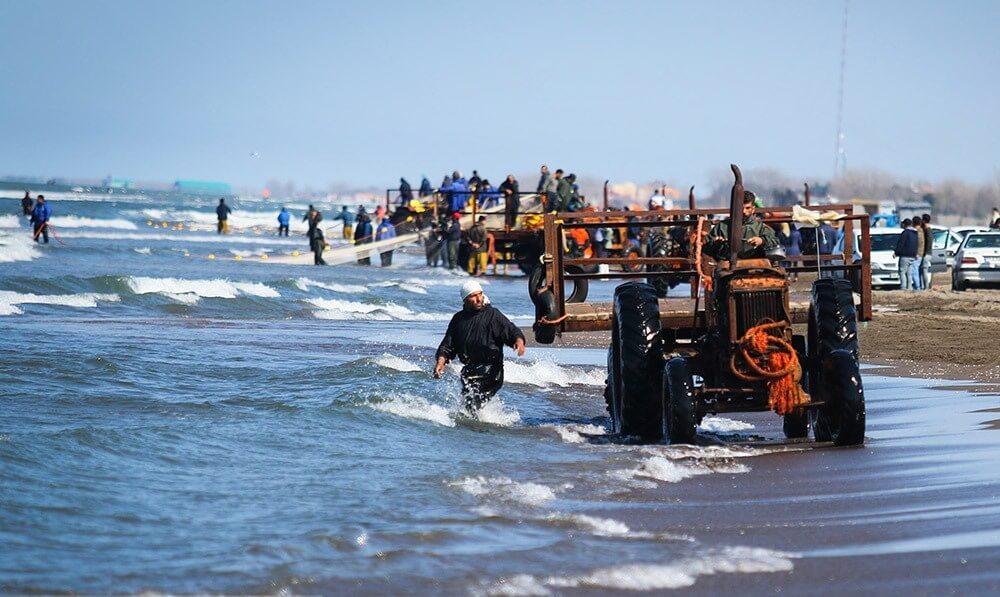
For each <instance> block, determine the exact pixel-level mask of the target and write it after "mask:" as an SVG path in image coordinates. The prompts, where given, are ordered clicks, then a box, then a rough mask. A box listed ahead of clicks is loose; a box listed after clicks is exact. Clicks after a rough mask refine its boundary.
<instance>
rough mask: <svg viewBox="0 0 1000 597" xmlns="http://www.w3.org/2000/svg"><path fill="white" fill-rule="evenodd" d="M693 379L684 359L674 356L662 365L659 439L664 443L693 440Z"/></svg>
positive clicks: (694, 419) (694, 418)
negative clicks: (661, 411) (661, 416)
mask: <svg viewBox="0 0 1000 597" xmlns="http://www.w3.org/2000/svg"><path fill="white" fill-rule="evenodd" d="M693 390H694V381H693V379H692V377H691V367H689V366H688V362H687V359H685V358H682V357H674V358H672V359H670V360H669V361H667V363H666V364H665V365H664V366H663V392H662V395H663V421H662V424H663V428H662V433H663V439H664V440H665V441H666V442H667V443H668V444H693V443H694V438H695V426H696V425H697V423H696V413H695V405H694V394H693Z"/></svg>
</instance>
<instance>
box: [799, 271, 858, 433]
mask: <svg viewBox="0 0 1000 597" xmlns="http://www.w3.org/2000/svg"><path fill="white" fill-rule="evenodd" d="M808 348H809V359H808V362H809V371H808V376H809V393H810V394H811V395H812V397H813V399H816V400H820V401H823V402H824V405H823V406H820V407H819V408H816V409H812V410H811V411H810V412H809V419H810V422H811V423H812V428H813V436H814V437H815V438H816V441H832V442H834V443H835V444H836V445H838V446H844V445H854V444H861V443H863V442H864V433H865V408H864V403H865V396H864V388H863V387H862V384H861V375H860V373H859V372H858V353H859V348H858V324H857V312H856V310H855V307H854V296H853V294H852V292H851V283H850V282H849V281H847V280H843V279H836V278H824V279H821V280H817V281H816V282H814V283H813V289H812V304H811V305H810V307H809V338H808Z"/></svg>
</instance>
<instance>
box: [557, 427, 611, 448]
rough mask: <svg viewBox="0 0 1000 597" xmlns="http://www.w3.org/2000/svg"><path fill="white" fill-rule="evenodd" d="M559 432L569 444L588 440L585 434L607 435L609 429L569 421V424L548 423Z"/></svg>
mask: <svg viewBox="0 0 1000 597" xmlns="http://www.w3.org/2000/svg"><path fill="white" fill-rule="evenodd" d="M546 427H551V428H552V429H553V430H555V432H556V433H558V434H559V437H560V438H561V439H562V440H563V441H564V442H566V443H568V444H582V443H583V442H585V441H586V438H584V437H583V436H584V435H605V434H606V433H607V429H605V428H604V427H600V426H598V425H590V424H586V425H584V424H579V423H569V424H567V425H546Z"/></svg>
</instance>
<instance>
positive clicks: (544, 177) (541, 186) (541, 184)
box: [535, 164, 550, 205]
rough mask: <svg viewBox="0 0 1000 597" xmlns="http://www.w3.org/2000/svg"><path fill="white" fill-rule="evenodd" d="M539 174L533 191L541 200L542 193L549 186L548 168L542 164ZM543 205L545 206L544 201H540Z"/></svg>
mask: <svg viewBox="0 0 1000 597" xmlns="http://www.w3.org/2000/svg"><path fill="white" fill-rule="evenodd" d="M540 173H541V176H539V177H538V187H537V188H536V189H535V194H536V195H538V196H539V198H541V196H542V193H544V192H545V187H546V186H548V184H549V176H550V175H549V167H548V166H546V165H545V164H542V167H541V169H540ZM544 204H545V203H544V201H542V205H544Z"/></svg>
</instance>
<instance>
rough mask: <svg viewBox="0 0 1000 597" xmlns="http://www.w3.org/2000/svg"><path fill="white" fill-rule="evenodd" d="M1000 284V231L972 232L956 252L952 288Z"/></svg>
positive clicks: (962, 288) (952, 272) (961, 288)
mask: <svg viewBox="0 0 1000 597" xmlns="http://www.w3.org/2000/svg"><path fill="white" fill-rule="evenodd" d="M989 284H1000V232H970V233H969V234H967V235H966V236H965V240H963V241H962V244H961V246H959V248H958V251H957V252H956V253H955V267H953V268H952V270H951V289H952V290H959V291H961V290H965V289H966V288H969V287H971V286H980V285H984V286H985V285H989Z"/></svg>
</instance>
